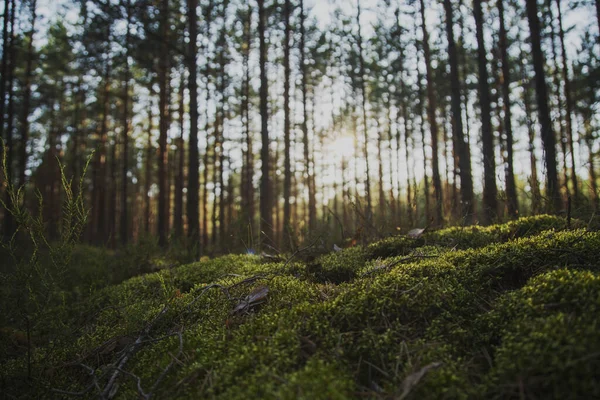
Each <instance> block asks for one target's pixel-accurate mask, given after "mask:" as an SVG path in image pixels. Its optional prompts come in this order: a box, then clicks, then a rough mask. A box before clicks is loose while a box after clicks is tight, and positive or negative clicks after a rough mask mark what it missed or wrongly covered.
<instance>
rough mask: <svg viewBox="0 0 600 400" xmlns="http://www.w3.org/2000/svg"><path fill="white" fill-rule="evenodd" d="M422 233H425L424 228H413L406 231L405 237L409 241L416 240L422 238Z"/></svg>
mask: <svg viewBox="0 0 600 400" xmlns="http://www.w3.org/2000/svg"><path fill="white" fill-rule="evenodd" d="M423 233H425V228H415V229H411V230H410V231H408V233H407V234H406V236H408V237H409V238H411V239H418V238H420V237H421V236H423Z"/></svg>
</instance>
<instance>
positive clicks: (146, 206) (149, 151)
mask: <svg viewBox="0 0 600 400" xmlns="http://www.w3.org/2000/svg"><path fill="white" fill-rule="evenodd" d="M152 129H153V126H152V102H150V103H149V105H148V137H147V141H146V160H145V162H146V163H145V164H146V165H145V167H144V203H145V204H144V232H145V233H146V234H150V207H151V204H150V201H151V198H150V180H151V179H152V172H151V171H152V153H153V151H152V150H153V149H152Z"/></svg>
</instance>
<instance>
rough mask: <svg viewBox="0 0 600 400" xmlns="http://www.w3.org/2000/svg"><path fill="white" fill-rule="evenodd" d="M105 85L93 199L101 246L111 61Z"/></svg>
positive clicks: (97, 239)
mask: <svg viewBox="0 0 600 400" xmlns="http://www.w3.org/2000/svg"><path fill="white" fill-rule="evenodd" d="M105 63H106V66H105V70H104V78H103V80H104V84H103V85H102V87H103V89H102V95H101V96H102V97H101V98H102V117H101V123H100V132H99V133H100V135H99V136H100V143H99V145H98V156H97V158H96V160H97V163H96V168H95V170H96V171H97V176H96V180H95V183H94V191H93V195H92V197H93V199H94V205H95V210H96V211H95V215H96V218H95V220H94V227H95V230H94V242H95V243H97V244H99V243H103V242H104V241H105V240H106V235H107V229H106V228H107V219H106V206H105V203H106V183H107V182H106V145H107V137H108V113H109V111H110V110H109V108H110V90H109V89H110V73H111V65H110V60H109V59H108V55H107V60H106V61H105Z"/></svg>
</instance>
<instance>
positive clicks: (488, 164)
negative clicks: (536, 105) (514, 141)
mask: <svg viewBox="0 0 600 400" xmlns="http://www.w3.org/2000/svg"><path fill="white" fill-rule="evenodd" d="M473 14H474V16H475V25H476V29H477V60H478V68H479V104H480V107H481V136H482V147H483V149H482V152H483V213H482V220H483V223H484V224H490V223H492V222H493V221H494V220H496V218H497V217H498V188H497V187H496V161H495V154H494V133H493V132H492V105H491V101H490V88H489V83H488V71H487V58H486V56H487V52H486V48H485V40H484V37H483V36H484V32H483V11H482V9H481V0H473Z"/></svg>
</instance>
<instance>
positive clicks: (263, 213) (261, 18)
mask: <svg viewBox="0 0 600 400" xmlns="http://www.w3.org/2000/svg"><path fill="white" fill-rule="evenodd" d="M257 3H258V36H259V65H260V118H261V130H260V136H261V141H262V148H261V150H260V160H261V174H262V176H261V180H260V219H261V221H260V230H261V244H262V245H263V248H264V246H265V245H272V244H273V240H274V237H273V206H272V204H273V202H272V199H271V179H270V177H269V172H270V161H269V145H270V141H269V109H268V107H269V105H268V102H269V99H268V97H269V81H268V78H267V43H266V40H265V24H266V19H267V16H266V14H265V5H264V0H257Z"/></svg>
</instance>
